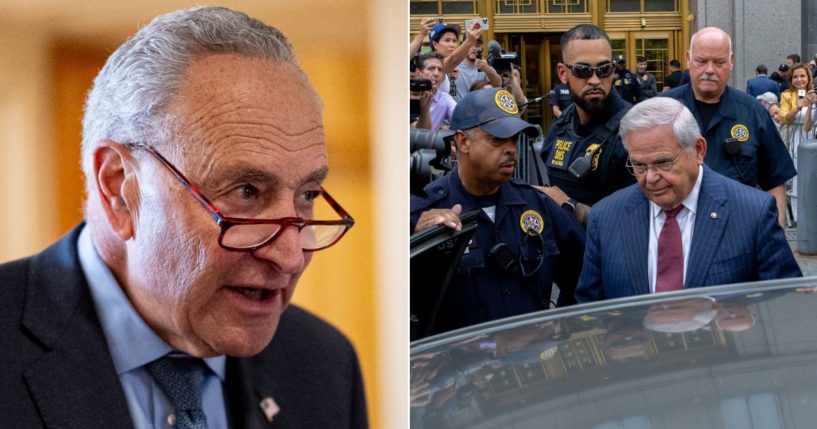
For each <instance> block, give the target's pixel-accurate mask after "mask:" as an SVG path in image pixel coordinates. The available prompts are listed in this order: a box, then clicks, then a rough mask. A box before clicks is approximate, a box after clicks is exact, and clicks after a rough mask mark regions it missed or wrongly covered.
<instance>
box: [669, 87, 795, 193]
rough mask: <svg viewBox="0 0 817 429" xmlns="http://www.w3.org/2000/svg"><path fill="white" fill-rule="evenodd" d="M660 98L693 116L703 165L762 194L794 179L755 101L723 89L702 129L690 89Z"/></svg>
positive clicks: (786, 156)
mask: <svg viewBox="0 0 817 429" xmlns="http://www.w3.org/2000/svg"><path fill="white" fill-rule="evenodd" d="M662 95H663V96H666V97H672V98H674V99H676V100H679V101H681V102H682V103H684V105H686V107H687V108H688V109H689V110H690V111H691V112H692V114H693V115H694V116H695V120H696V121H698V127H699V128H700V129H701V134H703V136H704V138H706V147H707V149H706V157H705V158H704V162H705V163H706V165H708V166H709V167H710V168H711V169H713V170H715V171H717V172H718V173H720V174H722V175H724V176H726V177H729V178H732V179H735V180H737V181H739V182H741V183H743V184H746V185H749V186H753V187H755V186H757V187H760V189H763V190H764V191H768V190H769V189H772V188H774V187H776V186H779V185H781V184H783V183H785V182H786V181H787V180H789V179H791V178H792V177H794V176H795V175H797V171H796V170H795V168H794V163H793V162H792V159H791V156H790V155H789V153H788V151H787V150H786V145H785V144H784V143H783V140H782V139H781V138H780V133H779V132H778V131H777V128H776V127H775V125H774V122H773V121H772V118H771V117H770V116H769V114H768V113H767V112H766V110H765V109H764V108H763V106H762V105H761V104H760V102H758V101H757V99H755V98H753V97H751V96H749V95H747V94H746V93H744V92H742V91H739V90H736V89H734V88H732V87H731V86H727V87H726V90H725V91H724V93H723V95H722V96H721V100H720V103H719V104H718V108H717V111H716V112H715V114H714V115H713V116H712V119H711V120H710V121H709V124H708V125H707V126H706V127H705V126H704V123H703V119H702V117H701V114H700V112H698V109H697V108H696V104H695V96H694V94H693V92H692V87H691V86H690V85H682V86H680V87H678V88H675V89H672V90H670V91H667V92H665V93H663V94H662ZM728 139H733V140H732V141H731V143H728V144H730V145H732V146H733V147H734V146H736V149H735V151H736V152H737V153H735V155H734V156H733V155H730V154H729V153H728V151H727V140H728Z"/></svg>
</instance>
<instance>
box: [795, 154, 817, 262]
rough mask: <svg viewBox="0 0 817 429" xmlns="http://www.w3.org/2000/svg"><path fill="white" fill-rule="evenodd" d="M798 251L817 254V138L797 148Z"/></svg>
mask: <svg viewBox="0 0 817 429" xmlns="http://www.w3.org/2000/svg"><path fill="white" fill-rule="evenodd" d="M796 165H797V251H798V252H799V253H803V254H807V255H814V254H817V192H809V189H811V190H812V191H813V190H815V189H817V140H814V139H812V140H806V141H801V142H800V144H799V146H798V148H797V164H796Z"/></svg>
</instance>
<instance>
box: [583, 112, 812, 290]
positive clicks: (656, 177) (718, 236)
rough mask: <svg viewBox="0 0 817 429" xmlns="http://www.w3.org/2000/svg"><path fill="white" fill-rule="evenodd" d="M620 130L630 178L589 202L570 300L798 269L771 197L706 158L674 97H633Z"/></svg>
mask: <svg viewBox="0 0 817 429" xmlns="http://www.w3.org/2000/svg"><path fill="white" fill-rule="evenodd" d="M620 134H621V137H622V140H623V142H624V145H625V147H626V149H627V152H628V154H629V161H628V168H629V169H630V171H631V172H632V173H633V175H634V176H635V177H636V179H637V181H638V183H637V184H636V185H632V186H629V187H627V188H624V189H622V190H620V191H618V192H616V193H614V194H612V195H610V196H609V197H607V198H604V199H603V200H601V201H600V202H598V203H597V204H596V205H595V206H594V207H593V212H592V213H591V215H590V219H589V221H588V226H587V244H586V250H585V255H584V265H583V268H582V274H581V277H580V279H579V284H578V286H577V288H576V299H577V301H578V302H588V301H597V300H603V299H610V298H619V297H624V296H632V295H641V294H649V293H655V292H662V291H671V290H679V289H682V288H693V287H701V286H712V285H719V284H728V283H739V282H748V281H753V280H767V279H776V278H784V277H799V276H802V273H801V272H800V268H799V267H798V265H797V262H796V261H795V260H794V255H793V254H792V252H791V249H790V248H789V245H788V243H787V242H786V237H785V236H784V233H783V229H782V228H781V227H780V225H779V224H778V223H777V207H776V205H775V201H774V198H772V197H771V196H770V195H769V194H767V193H765V192H762V191H760V190H757V189H754V188H750V187H748V186H745V185H742V184H740V183H738V182H737V181H734V180H732V179H728V178H726V177H724V176H721V175H720V174H718V173H716V172H714V171H713V170H711V169H710V168H708V167H707V166H705V165H704V162H703V161H704V156H705V155H706V140H705V139H704V138H703V137H702V136H701V133H700V131H699V128H698V124H697V122H696V121H695V118H694V117H693V116H692V113H691V112H690V111H689V110H688V109H687V108H686V107H684V106H683V105H682V104H681V103H680V102H678V101H676V100H673V99H669V98H661V97H659V98H652V99H650V100H647V101H644V102H642V103H640V104H638V105H636V106H635V107H633V108H632V109H631V110H630V111H629V112H628V113H627V115H625V116H624V118H622V120H621V128H620Z"/></svg>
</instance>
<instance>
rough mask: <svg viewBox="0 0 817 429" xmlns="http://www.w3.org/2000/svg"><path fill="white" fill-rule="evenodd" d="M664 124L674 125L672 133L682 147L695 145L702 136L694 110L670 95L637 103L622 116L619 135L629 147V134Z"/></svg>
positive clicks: (625, 145)
mask: <svg viewBox="0 0 817 429" xmlns="http://www.w3.org/2000/svg"><path fill="white" fill-rule="evenodd" d="M664 125H671V126H672V135H673V136H674V137H675V141H676V142H677V143H678V144H679V145H681V147H682V148H684V149H688V148H691V147H694V146H695V142H696V141H698V139H699V138H700V137H701V130H700V129H699V128H698V122H697V121H695V117H694V116H692V112H690V111H689V109H687V108H686V106H684V105H683V104H681V102H680V101H678V100H675V99H674V98H669V97H655V98H650V99H648V100H645V101H642V102H641V103H638V104H636V105H635V106H633V108H632V109H630V111H629V112H627V114H626V115H624V117H623V118H621V125H620V126H619V131H618V133H619V135H620V136H621V141H622V142H623V143H624V147H625V148H627V135H628V134H629V133H631V132H633V131H640V130H650V129H653V128H655V127H660V126H664Z"/></svg>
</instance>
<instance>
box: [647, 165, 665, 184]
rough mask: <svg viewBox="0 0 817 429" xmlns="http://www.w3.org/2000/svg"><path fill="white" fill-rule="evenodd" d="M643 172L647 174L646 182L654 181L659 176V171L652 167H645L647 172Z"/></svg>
mask: <svg viewBox="0 0 817 429" xmlns="http://www.w3.org/2000/svg"><path fill="white" fill-rule="evenodd" d="M644 174H645V175H646V176H647V182H649V183H655V182H657V181H658V179H660V178H661V173H660V172H659V171H658V169H657V168H654V167H647V172H646V173H644Z"/></svg>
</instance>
